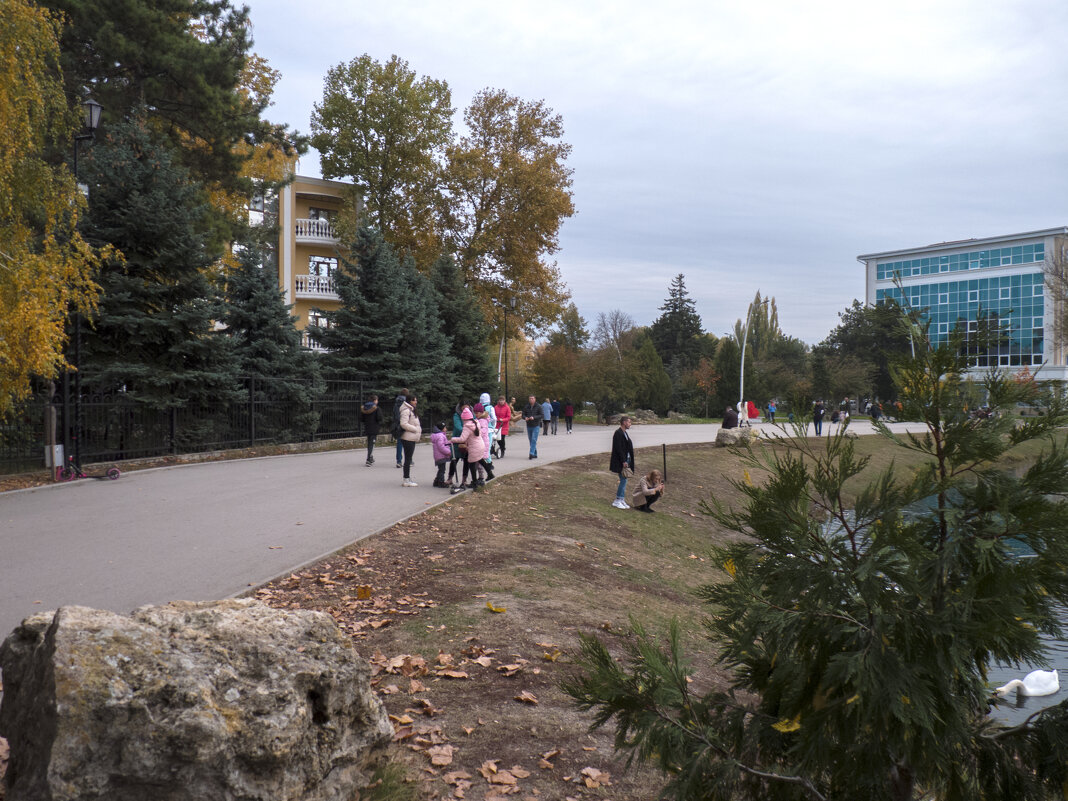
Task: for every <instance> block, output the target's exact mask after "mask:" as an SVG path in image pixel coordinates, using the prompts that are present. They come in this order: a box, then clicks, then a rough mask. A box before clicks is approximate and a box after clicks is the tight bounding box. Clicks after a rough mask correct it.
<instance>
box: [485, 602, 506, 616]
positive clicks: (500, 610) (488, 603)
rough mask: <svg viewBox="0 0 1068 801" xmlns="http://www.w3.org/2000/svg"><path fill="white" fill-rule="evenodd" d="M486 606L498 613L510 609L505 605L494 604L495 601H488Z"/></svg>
mask: <svg viewBox="0 0 1068 801" xmlns="http://www.w3.org/2000/svg"><path fill="white" fill-rule="evenodd" d="M486 608H487V609H488V610H490V611H491V612H497V613H501V612H507V611H508V610H507V609H506V608H505V607H503V606H494V605H493V601H486Z"/></svg>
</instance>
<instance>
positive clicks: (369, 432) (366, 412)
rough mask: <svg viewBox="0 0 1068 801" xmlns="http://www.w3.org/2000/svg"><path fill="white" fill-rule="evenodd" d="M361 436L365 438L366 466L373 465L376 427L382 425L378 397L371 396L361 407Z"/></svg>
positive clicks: (376, 436)
mask: <svg viewBox="0 0 1068 801" xmlns="http://www.w3.org/2000/svg"><path fill="white" fill-rule="evenodd" d="M362 414H363V435H364V436H365V437H367V466H368V467H370V466H371V465H373V464H374V463H375V440H376V439H377V438H378V427H379V426H380V425H382V410H381V409H379V408H378V396H377V395H372V396H371V400H369V401H367V403H365V404H364V405H363V412H362Z"/></svg>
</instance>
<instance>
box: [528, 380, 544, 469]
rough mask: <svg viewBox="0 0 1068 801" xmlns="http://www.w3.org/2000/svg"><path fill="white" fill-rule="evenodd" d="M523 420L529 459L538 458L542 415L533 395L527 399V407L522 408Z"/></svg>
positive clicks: (539, 405)
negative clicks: (525, 426) (528, 443)
mask: <svg viewBox="0 0 1068 801" xmlns="http://www.w3.org/2000/svg"><path fill="white" fill-rule="evenodd" d="M523 419H524V420H525V421H526V423H527V439H528V440H529V441H530V458H531V459H537V458H538V434H539V433H541V422H542V420H543V419H544V415H542V413H541V404H539V403H538V399H537V398H535V397H534V396H533V395H531V396H530V398H528V399H527V405H526V406H524V407H523Z"/></svg>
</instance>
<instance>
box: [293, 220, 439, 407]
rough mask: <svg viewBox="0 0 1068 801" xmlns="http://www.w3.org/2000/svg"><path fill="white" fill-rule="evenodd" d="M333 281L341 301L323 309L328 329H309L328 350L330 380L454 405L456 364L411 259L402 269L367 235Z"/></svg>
mask: <svg viewBox="0 0 1068 801" xmlns="http://www.w3.org/2000/svg"><path fill="white" fill-rule="evenodd" d="M341 261H342V264H341V269H339V270H338V271H337V272H336V273H335V274H334V279H335V287H336V289H337V293H338V296H339V297H340V299H341V305H340V308H338V309H336V310H319V313H320V314H322V315H323V317H325V318H326V321H327V323H328V324H327V326H325V327H315V328H312V329H310V331H311V334H312V336H314V337H315V339H316V340H317V341H318V342H319V343H320V344H322V345H323V347H324V348H326V349H327V351H328V352H327V353H326V355H325V356H324V357H323V367H324V372H325V373H326V374H327V375H328V376H329V377H331V378H348V379H357V378H371V379H373V380H374V381H376V382H377V383H379V384H380V385H381V386H382V387H388V388H394V387H408V388H409V389H411V390H412V391H414V392H416V393H417V394H426V393H428V392H433V393H434V395H435V396H437V397H442V396H444V397H447V398H452V397H453V396H455V395H456V393H457V392H458V382H457V380H456V376H455V374H454V370H455V366H456V363H455V361H454V359H453V358H452V356H451V355H450V354H449V341H448V338H447V337H446V336H445V334H444V333H443V331H442V324H441V317H440V312H439V311H438V307H437V301H436V300H435V298H434V293H433V290H432V288H431V286H430V284H429V281H428V280H427V279H426V278H425V277H424V276H423V275H421V274H420V273H419V271H418V270H416V269H415V263H414V262H413V261H411V260H410V259H406V260H405V261H404V262H401V261H399V260H398V259H397V256H396V254H395V253H394V251H393V248H392V247H391V246H390V245H389V244H388V243H387V242H386V241H385V239H383V237H382V235H381V234H380V233H379V232H378V231H376V230H374V229H371V228H361V229H360V230H359V231H358V232H357V234H356V239H355V241H354V242H353V243H352V244H351V246H350V247H349V248H348V254H347V255H345V256H343V257H342V260H341Z"/></svg>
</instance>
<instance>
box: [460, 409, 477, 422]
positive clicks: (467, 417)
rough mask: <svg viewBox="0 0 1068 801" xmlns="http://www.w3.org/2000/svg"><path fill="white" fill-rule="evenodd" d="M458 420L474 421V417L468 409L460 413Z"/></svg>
mask: <svg viewBox="0 0 1068 801" xmlns="http://www.w3.org/2000/svg"><path fill="white" fill-rule="evenodd" d="M460 419H461V420H474V419H475V416H474V415H473V414H471V410H470V409H467V408H465V409H464V410H463V411H462V412H460Z"/></svg>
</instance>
